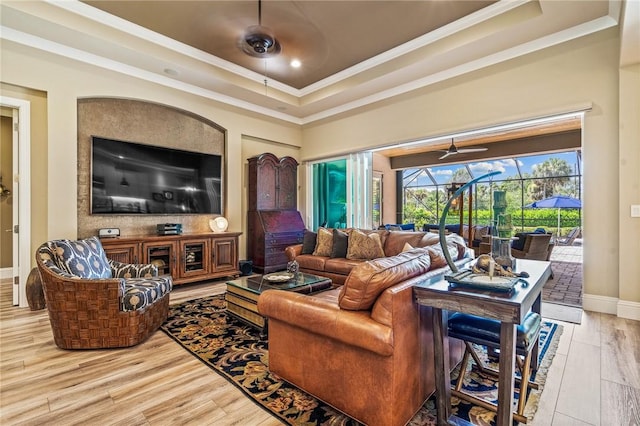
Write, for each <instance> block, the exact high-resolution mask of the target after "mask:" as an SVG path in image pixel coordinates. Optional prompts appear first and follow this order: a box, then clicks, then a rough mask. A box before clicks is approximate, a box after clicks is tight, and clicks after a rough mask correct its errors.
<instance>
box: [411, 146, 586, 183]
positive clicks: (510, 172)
mask: <svg viewBox="0 0 640 426" xmlns="http://www.w3.org/2000/svg"><path fill="white" fill-rule="evenodd" d="M549 158H559V159H562V160H565V161H566V162H567V163H569V164H570V165H571V166H572V168H573V169H574V172H576V173H577V172H578V169H577V164H578V158H577V155H576V152H575V151H569V152H560V153H553V154H542V155H531V156H523V157H514V158H513V159H512V158H508V159H500V160H488V161H480V162H472V163H470V166H469V167H470V169H471V172H472V173H473V176H474V177H477V176H481V175H483V174H485V173H488V172H490V171H494V170H499V171H501V172H502V173H501V174H499V175H497V176H494V177H493V179H494V180H495V181H498V180H504V179H507V178H509V177H514V178H519V176H518V170H517V168H516V161H517V162H518V165H519V168H520V172H521V173H523V174H529V175H531V174H532V173H533V170H534V167H535V166H536V165H538V164H542V163H543V162H545V161H546V160H548V159H549ZM461 167H464V164H450V165H446V166H439V167H429V168H428V169H429V170H430V171H431V173H432V175H433V177H434V178H435V179H436V181H437V183H438V184H445V183H449V182H450V181H451V176H453V173H454V172H455V170H457V169H459V168H461ZM581 169H582V165H580V170H581ZM415 171H416V169H409V170H407V171H405V176H406V175H407V174H408V173H411V172H415ZM581 171H582V172H584V170H581ZM406 185H407V179H405V186H406ZM425 185H433V182H432V181H431V179H429V177H428V176H427V174H426V173H424V172H422V173H420V175H419V177H418V178H417V179H413V180H411V182H410V183H409V185H408V186H411V187H413V186H425Z"/></svg>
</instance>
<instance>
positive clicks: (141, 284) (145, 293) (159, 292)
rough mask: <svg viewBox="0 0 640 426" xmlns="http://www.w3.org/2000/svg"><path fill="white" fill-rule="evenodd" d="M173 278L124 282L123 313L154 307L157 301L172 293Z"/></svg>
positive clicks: (161, 277)
mask: <svg viewBox="0 0 640 426" xmlns="http://www.w3.org/2000/svg"><path fill="white" fill-rule="evenodd" d="M172 284H173V282H172V280H171V276H169V275H163V276H160V277H149V278H128V279H127V280H125V282H124V287H125V289H124V296H123V298H122V310H123V311H135V310H137V309H143V308H146V307H147V306H150V305H152V304H153V303H154V302H155V301H156V300H159V299H161V298H162V297H164V295H165V294H167V293H169V292H171V288H172Z"/></svg>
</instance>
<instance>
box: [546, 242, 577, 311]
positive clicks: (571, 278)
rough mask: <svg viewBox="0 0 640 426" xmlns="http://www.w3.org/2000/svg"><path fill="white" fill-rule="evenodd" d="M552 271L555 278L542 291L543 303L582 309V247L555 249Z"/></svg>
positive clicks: (552, 258)
mask: <svg viewBox="0 0 640 426" xmlns="http://www.w3.org/2000/svg"><path fill="white" fill-rule="evenodd" d="M551 269H553V278H552V279H550V280H549V281H547V283H546V284H545V285H544V288H543V289H542V300H543V302H549V303H557V304H563V305H569V306H578V307H582V247H581V246H556V247H554V249H553V252H551Z"/></svg>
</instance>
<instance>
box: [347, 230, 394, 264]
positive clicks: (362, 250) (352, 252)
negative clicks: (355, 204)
mask: <svg viewBox="0 0 640 426" xmlns="http://www.w3.org/2000/svg"><path fill="white" fill-rule="evenodd" d="M379 257H385V256H384V250H383V249H382V241H381V240H380V235H379V234H378V233H376V232H372V233H371V234H365V233H364V232H362V231H360V230H359V229H353V230H352V231H351V232H350V233H349V246H348V247H347V259H351V260H354V259H365V260H371V259H377V258H379Z"/></svg>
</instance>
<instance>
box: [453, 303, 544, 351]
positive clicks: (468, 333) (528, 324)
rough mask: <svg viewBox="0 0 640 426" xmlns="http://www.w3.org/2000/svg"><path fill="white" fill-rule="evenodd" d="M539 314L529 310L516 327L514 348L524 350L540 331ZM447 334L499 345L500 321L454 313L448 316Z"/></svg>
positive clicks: (462, 338)
mask: <svg viewBox="0 0 640 426" xmlns="http://www.w3.org/2000/svg"><path fill="white" fill-rule="evenodd" d="M541 324H542V318H541V317H540V314H537V313H535V312H529V313H528V314H527V315H526V317H525V318H524V321H523V322H522V324H520V325H518V326H517V328H516V350H518V351H526V350H528V349H529V348H530V347H531V344H532V343H534V341H535V339H536V338H537V337H538V334H539V333H540V327H541ZM449 335H450V336H452V337H456V338H458V339H460V340H465V341H474V342H476V343H481V344H491V343H492V344H493V346H496V347H499V346H500V322H499V321H496V320H493V319H489V318H483V317H478V316H475V315H469V314H462V313H455V314H453V315H451V316H450V317H449Z"/></svg>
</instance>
